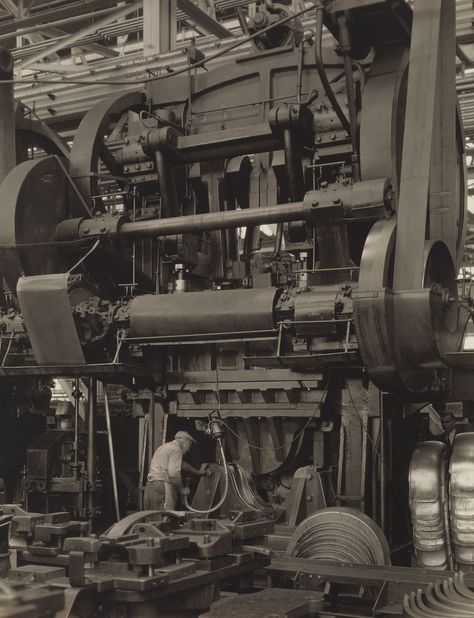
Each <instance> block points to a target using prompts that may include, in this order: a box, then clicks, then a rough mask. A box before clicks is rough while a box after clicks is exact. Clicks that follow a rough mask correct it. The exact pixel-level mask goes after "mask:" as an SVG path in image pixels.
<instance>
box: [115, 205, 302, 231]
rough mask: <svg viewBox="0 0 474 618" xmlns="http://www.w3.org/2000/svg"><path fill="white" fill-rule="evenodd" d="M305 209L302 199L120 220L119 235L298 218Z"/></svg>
mask: <svg viewBox="0 0 474 618" xmlns="http://www.w3.org/2000/svg"><path fill="white" fill-rule="evenodd" d="M306 212H307V207H305V205H304V203H303V202H295V203H291V204H278V205H276V206H267V207H263V208H247V209H245V210H231V211H228V212H211V213H205V214H202V215H189V216H187V217H170V218H168V219H155V220H152V221H134V222H131V223H124V224H122V226H121V227H120V230H119V235H120V236H121V237H124V238H128V239H134V238H149V237H154V236H169V235H172V234H184V233H190V232H200V231H208V230H226V229H230V228H236V227H248V226H254V225H265V224H269V223H282V222H283V221H299V220H301V219H304V215H305V213H306Z"/></svg>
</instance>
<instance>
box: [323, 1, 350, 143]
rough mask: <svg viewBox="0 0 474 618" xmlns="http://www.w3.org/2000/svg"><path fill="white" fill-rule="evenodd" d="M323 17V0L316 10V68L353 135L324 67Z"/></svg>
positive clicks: (341, 118) (343, 121) (343, 122)
mask: <svg viewBox="0 0 474 618" xmlns="http://www.w3.org/2000/svg"><path fill="white" fill-rule="evenodd" d="M323 17H324V6H323V3H322V2H318V3H317V10H316V36H315V42H314V58H315V61H316V68H317V71H318V75H319V79H320V80H321V83H322V85H323V88H324V92H325V93H326V96H327V98H328V99H329V101H330V103H331V105H332V107H333V109H334V111H335V112H336V115H337V117H338V118H339V120H340V121H341V124H342V126H343V127H344V130H345V131H346V132H347V133H348V135H351V125H350V124H349V121H348V120H347V118H346V115H345V114H344V112H343V111H342V108H341V106H340V105H339V101H338V100H337V98H336V95H335V94H334V92H333V89H332V88H331V84H330V83H329V80H328V78H327V75H326V69H325V68H324V62H323V43H322V41H323Z"/></svg>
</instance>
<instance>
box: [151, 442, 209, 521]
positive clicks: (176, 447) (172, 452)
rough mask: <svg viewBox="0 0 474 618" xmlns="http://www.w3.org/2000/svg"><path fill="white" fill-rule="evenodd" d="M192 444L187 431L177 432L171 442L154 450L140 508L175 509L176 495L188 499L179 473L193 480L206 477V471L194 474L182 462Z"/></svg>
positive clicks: (188, 466)
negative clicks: (186, 474)
mask: <svg viewBox="0 0 474 618" xmlns="http://www.w3.org/2000/svg"><path fill="white" fill-rule="evenodd" d="M195 442H196V440H195V439H194V438H193V437H192V436H191V434H189V433H188V432H187V431H178V433H177V434H176V435H175V437H174V440H171V442H166V443H165V444H162V445H161V446H160V447H158V448H157V449H156V451H155V453H154V455H153V457H152V459H151V464H150V470H149V472H148V482H147V484H146V487H145V496H144V508H145V510H154V511H166V510H168V511H173V510H175V509H176V504H177V498H178V494H181V496H183V497H184V496H188V495H189V488H188V487H185V486H184V485H183V479H182V472H186V473H188V474H193V475H194V476H204V475H206V474H207V475H209V474H210V470H207V469H205V468H204V469H201V470H196V468H193V466H191V465H190V464H188V463H187V462H186V461H183V455H185V454H186V453H187V452H188V451H189V449H190V448H191V446H192V445H193V444H194V443H195Z"/></svg>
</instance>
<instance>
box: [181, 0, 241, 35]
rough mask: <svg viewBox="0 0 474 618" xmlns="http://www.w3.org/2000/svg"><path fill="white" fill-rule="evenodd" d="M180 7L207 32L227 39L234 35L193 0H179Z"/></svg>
mask: <svg viewBox="0 0 474 618" xmlns="http://www.w3.org/2000/svg"><path fill="white" fill-rule="evenodd" d="M177 2H178V7H179V8H180V9H181V10H182V11H184V12H185V13H186V15H188V17H189V18H190V20H191V21H192V22H193V23H195V24H196V26H197V27H198V28H199V29H200V30H203V31H204V32H205V33H206V34H213V35H214V36H216V37H217V38H218V39H227V38H230V37H233V36H234V35H233V34H232V32H231V31H230V30H227V28H225V27H224V26H223V25H222V24H220V23H219V22H218V21H217V20H215V19H214V18H213V17H211V16H210V15H208V14H207V13H206V12H205V11H203V10H202V9H201V8H199V7H198V6H197V5H196V4H194V2H193V1H192V0H177Z"/></svg>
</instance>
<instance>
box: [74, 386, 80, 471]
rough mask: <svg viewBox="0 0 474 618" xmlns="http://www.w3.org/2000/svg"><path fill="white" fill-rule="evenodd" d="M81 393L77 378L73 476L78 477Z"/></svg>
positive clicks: (75, 387) (75, 388)
mask: <svg viewBox="0 0 474 618" xmlns="http://www.w3.org/2000/svg"><path fill="white" fill-rule="evenodd" d="M80 397H81V393H80V391H79V378H76V379H75V380H74V476H75V477H76V478H78V477H79V469H78V465H77V464H78V461H79V400H80Z"/></svg>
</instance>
